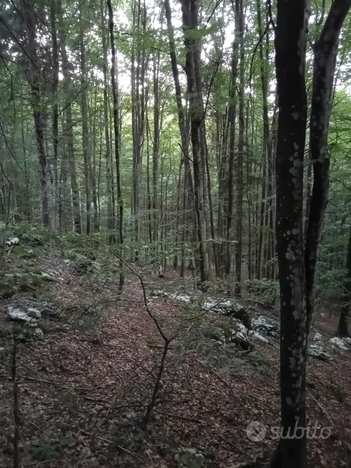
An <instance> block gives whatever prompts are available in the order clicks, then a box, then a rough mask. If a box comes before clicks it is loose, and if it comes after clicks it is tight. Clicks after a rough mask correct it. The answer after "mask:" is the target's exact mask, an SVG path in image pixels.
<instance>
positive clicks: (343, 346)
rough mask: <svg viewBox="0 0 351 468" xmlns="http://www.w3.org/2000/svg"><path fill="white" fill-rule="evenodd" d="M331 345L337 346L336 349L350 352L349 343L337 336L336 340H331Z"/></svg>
mask: <svg viewBox="0 0 351 468" xmlns="http://www.w3.org/2000/svg"><path fill="white" fill-rule="evenodd" d="M329 341H330V343H332V344H333V345H335V346H336V347H338V348H340V349H343V350H344V351H349V349H350V345H349V343H347V341H346V340H345V339H344V338H338V337H337V336H334V338H331V339H330V340H329Z"/></svg>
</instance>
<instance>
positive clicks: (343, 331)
mask: <svg viewBox="0 0 351 468" xmlns="http://www.w3.org/2000/svg"><path fill="white" fill-rule="evenodd" d="M350 302H351V232H350V234H349V242H348V246H347V255H346V278H345V281H344V290H343V304H342V308H341V313H340V319H339V324H338V331H337V334H338V336H341V337H344V336H349V319H350Z"/></svg>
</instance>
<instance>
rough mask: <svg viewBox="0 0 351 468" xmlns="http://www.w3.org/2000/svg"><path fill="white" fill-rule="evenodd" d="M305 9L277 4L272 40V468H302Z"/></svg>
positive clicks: (296, 3)
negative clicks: (275, 332)
mask: <svg viewBox="0 0 351 468" xmlns="http://www.w3.org/2000/svg"><path fill="white" fill-rule="evenodd" d="M305 18H306V9H305V1H304V0H290V1H285V0H278V16H277V28H276V38H275V48H276V72H277V85H278V102H279V104H278V105H279V117H278V143H277V155H276V170H277V175H276V180H277V214H276V236H277V254H278V262H279V281H280V310H281V341H280V353H281V357H280V380H281V424H282V438H281V439H280V442H279V446H278V450H277V452H276V454H275V457H274V458H273V460H272V463H271V466H274V467H279V468H297V467H299V468H306V467H307V455H306V431H303V434H302V437H301V438H300V434H299V438H297V437H293V436H292V437H287V436H288V435H289V434H293V432H294V430H295V428H296V426H299V427H303V428H305V427H306V414H305V405H306V403H305V362H306V347H307V333H306V310H305V306H304V302H305V301H304V299H305V298H304V257H303V231H302V204H303V191H302V182H303V157H304V149H305V137H306V121H307V98H306V87H305V55H306V21H305Z"/></svg>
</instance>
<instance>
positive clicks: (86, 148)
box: [79, 18, 91, 234]
mask: <svg viewBox="0 0 351 468" xmlns="http://www.w3.org/2000/svg"><path fill="white" fill-rule="evenodd" d="M79 39H80V67H81V86H82V90H81V102H80V105H81V113H82V143H83V159H84V179H85V206H86V233H87V234H90V231H91V180H90V175H91V161H90V145H89V131H88V105H87V82H86V64H85V61H86V59H85V42H84V29H83V24H82V18H80V38H79Z"/></svg>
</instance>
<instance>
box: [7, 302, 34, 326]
mask: <svg viewBox="0 0 351 468" xmlns="http://www.w3.org/2000/svg"><path fill="white" fill-rule="evenodd" d="M7 316H8V318H9V319H11V320H14V321H16V322H21V323H29V322H30V321H31V320H32V318H31V317H30V316H29V315H28V314H27V312H25V311H24V310H22V309H19V308H18V307H11V306H9V307H8V312H7Z"/></svg>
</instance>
